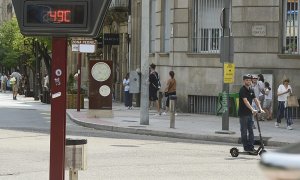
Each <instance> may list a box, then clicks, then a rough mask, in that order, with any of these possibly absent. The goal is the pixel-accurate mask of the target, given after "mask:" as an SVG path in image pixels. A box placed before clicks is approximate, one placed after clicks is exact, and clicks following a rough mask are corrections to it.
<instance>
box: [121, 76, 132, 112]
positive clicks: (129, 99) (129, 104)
mask: <svg viewBox="0 0 300 180" xmlns="http://www.w3.org/2000/svg"><path fill="white" fill-rule="evenodd" d="M123 86H124V93H125V106H126V107H127V108H128V109H132V94H131V93H130V92H129V73H127V74H126V76H125V78H124V79H123Z"/></svg>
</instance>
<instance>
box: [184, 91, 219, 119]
mask: <svg viewBox="0 0 300 180" xmlns="http://www.w3.org/2000/svg"><path fill="white" fill-rule="evenodd" d="M217 103H218V97H217V96H197V95H189V96H188V105H189V106H188V112H189V113H195V114H211V115H215V114H216V107H217Z"/></svg>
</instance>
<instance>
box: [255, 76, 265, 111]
mask: <svg viewBox="0 0 300 180" xmlns="http://www.w3.org/2000/svg"><path fill="white" fill-rule="evenodd" d="M257 77H258V82H257V84H258V90H259V94H258V96H257V97H258V100H259V102H260V105H261V106H263V103H264V99H265V78H264V76H263V75H262V74H259V75H257Z"/></svg>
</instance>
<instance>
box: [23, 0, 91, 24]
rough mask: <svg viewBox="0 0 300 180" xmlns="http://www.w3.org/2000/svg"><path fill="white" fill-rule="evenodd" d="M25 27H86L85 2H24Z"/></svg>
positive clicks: (86, 8) (86, 9) (86, 7)
mask: <svg viewBox="0 0 300 180" xmlns="http://www.w3.org/2000/svg"><path fill="white" fill-rule="evenodd" d="M24 8H25V9H24V13H25V14H24V17H25V21H24V25H25V26H45V27H86V26H87V11H88V5H87V2H74V1H68V2H66V1H64V2H55V3H54V2H51V1H50V2H40V1H29V2H25V7H24Z"/></svg>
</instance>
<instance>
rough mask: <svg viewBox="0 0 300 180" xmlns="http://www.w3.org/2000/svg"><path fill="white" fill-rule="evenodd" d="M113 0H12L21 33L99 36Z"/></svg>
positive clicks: (31, 34)
mask: <svg viewBox="0 0 300 180" xmlns="http://www.w3.org/2000/svg"><path fill="white" fill-rule="evenodd" d="M110 2H111V0H51V1H49V0H13V5H14V8H15V11H16V15H17V19H18V23H19V26H20V30H21V33H22V34H24V35H30V36H64V37H69V36H72V37H76V36H80V37H96V36H97V35H98V33H99V31H100V28H101V26H102V23H103V20H104V17H105V14H106V12H107V9H108V7H109V5H110Z"/></svg>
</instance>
